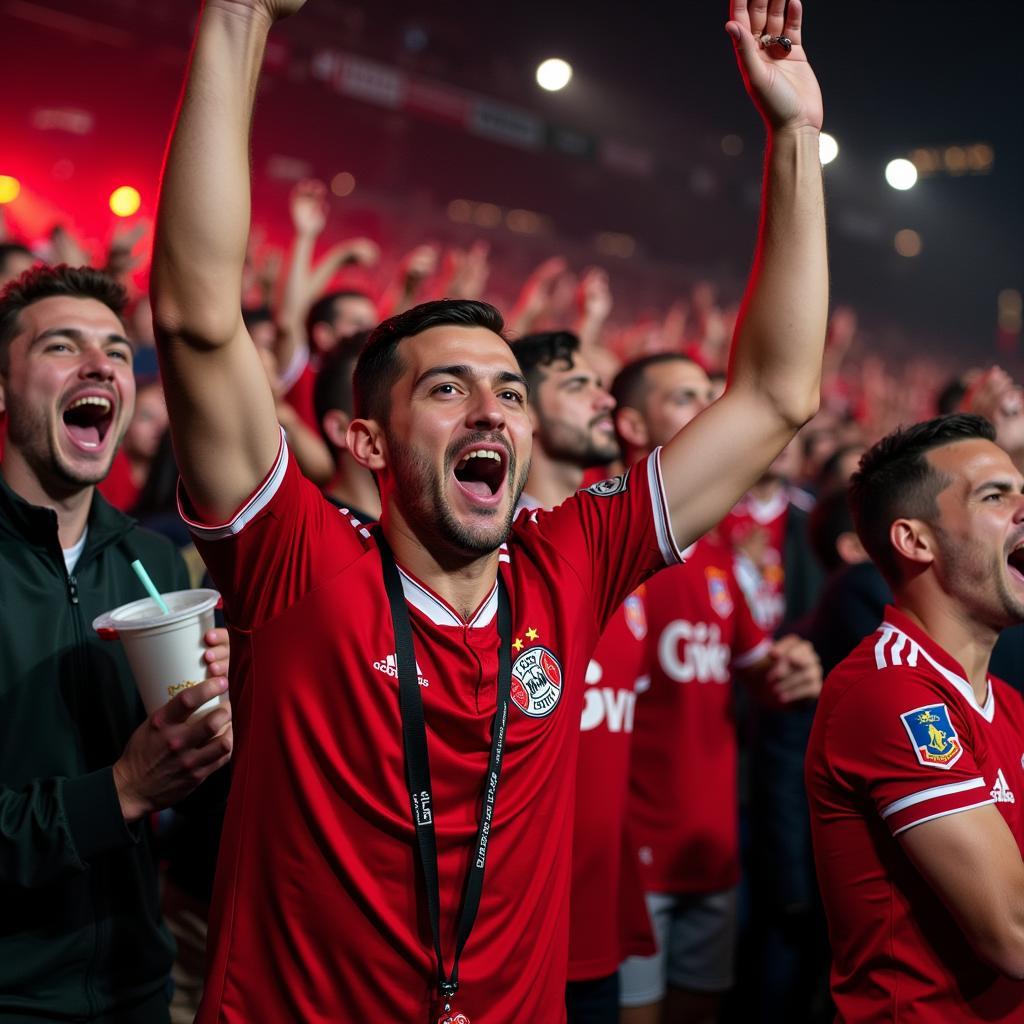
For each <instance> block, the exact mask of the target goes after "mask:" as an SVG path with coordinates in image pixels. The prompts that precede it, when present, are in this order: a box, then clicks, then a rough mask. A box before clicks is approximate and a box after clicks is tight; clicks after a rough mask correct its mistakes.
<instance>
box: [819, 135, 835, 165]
mask: <svg viewBox="0 0 1024 1024" xmlns="http://www.w3.org/2000/svg"><path fill="white" fill-rule="evenodd" d="M818 156H819V158H820V159H821V162H822V164H830V163H832V161H833V160H835V158H836V157H837V156H839V143H838V142H836V140H835V139H834V138H833V137H832V136H831V135H829V133H828V132H822V133H821V135H820V136H819V137H818Z"/></svg>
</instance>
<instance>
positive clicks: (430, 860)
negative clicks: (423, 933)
mask: <svg viewBox="0 0 1024 1024" xmlns="http://www.w3.org/2000/svg"><path fill="white" fill-rule="evenodd" d="M374 536H375V539H376V541H377V546H378V547H379V548H380V559H381V565H382V566H383V569H384V588H385V590H387V594H388V602H389V603H390V605H391V623H392V626H393V627H394V631H395V660H396V661H397V663H398V665H397V667H398V703H399V707H400V709H401V713H402V742H403V745H404V747H405V774H406V783H407V785H408V788H409V802H410V806H411V809H412V820H413V825H414V827H415V829H416V840H417V843H418V848H419V861H420V867H421V868H422V870H423V880H424V882H425V888H426V894H427V910H428V912H429V914H430V927H431V930H432V931H433V933H434V953H435V955H436V957H437V976H438V985H439V988H440V991H441V996H442V997H443V998H444V999H445V1000H450V999H451V998H452V996H454V995H455V992H456V990H457V989H458V987H459V958H460V957H461V956H462V950H463V947H464V946H465V945H466V940H467V939H468V938H469V934H470V932H471V931H472V930H473V922H474V921H475V920H476V914H477V910H478V909H479V907H480V895H481V893H482V892H483V887H484V865H485V864H486V862H487V849H488V840H489V839H490V835H491V826H492V823H493V818H494V803H495V798H496V797H497V793H498V779H499V778H500V777H501V759H502V754H503V753H504V749H505V727H506V725H507V722H508V705H509V699H510V694H511V691H512V612H511V608H510V606H509V600H508V593H507V592H506V590H505V584H504V582H503V580H502V578H501V573H499V574H498V637H499V641H500V643H499V648H498V699H497V707H496V708H495V712H494V724H493V727H492V738H491V756H490V761H489V762H488V765H487V775H486V778H485V780H484V787H483V799H482V807H481V809H480V824H479V827H478V828H477V834H476V846H475V850H474V855H473V858H472V860H471V861H470V864H469V872H468V874H467V876H466V885H465V891H464V893H463V898H462V912H461V914H460V916H459V930H458V935H457V938H456V945H455V956H454V958H453V960H452V969H451V973H450V974H449V973H446V972H445V969H444V957H443V955H442V953H441V896H440V885H439V882H438V873H437V836H436V833H435V832H434V798H433V790H432V789H431V786H430V759H429V757H428V755H427V729H426V722H425V719H424V714H423V698H422V696H421V695H420V687H419V682H418V673H417V671H416V653H415V650H414V649H413V637H412V625H411V623H410V621H409V609H408V607H407V606H406V603H405V593H404V591H403V590H402V579H401V576H400V575H399V573H398V566H397V565H396V564H395V557H394V555H393V554H392V553H391V548H390V546H389V545H388V542H387V541H386V540H385V539H384V536H383V534H382V532H381V531H380V530H379V529H378V530H376V531H375V532H374Z"/></svg>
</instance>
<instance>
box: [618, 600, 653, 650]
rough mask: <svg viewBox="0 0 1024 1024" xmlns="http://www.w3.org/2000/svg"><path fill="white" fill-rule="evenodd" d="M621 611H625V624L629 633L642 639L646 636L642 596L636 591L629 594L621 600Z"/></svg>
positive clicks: (645, 613)
mask: <svg viewBox="0 0 1024 1024" xmlns="http://www.w3.org/2000/svg"><path fill="white" fill-rule="evenodd" d="M622 608H623V611H624V612H625V613H626V625H627V626H629V631H630V633H632V634H633V636H635V637H636V638H637V640H643V638H644V637H645V636H647V612H646V611H645V610H644V602H643V598H641V597H640V595H639V594H638V593H633V594H630V595H629V597H627V598H626V600H625V601H623V602H622Z"/></svg>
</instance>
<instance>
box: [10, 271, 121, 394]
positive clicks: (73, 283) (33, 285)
mask: <svg viewBox="0 0 1024 1024" xmlns="http://www.w3.org/2000/svg"><path fill="white" fill-rule="evenodd" d="M57 295H66V296H69V297H70V298H73V299H95V300H96V301H97V302H102V303H103V305H104V306H106V307H107V308H108V309H109V310H110V311H111V312H112V313H113V314H114V315H115V316H116V317H117V318H118V320H121V319H122V318H123V316H124V309H125V306H126V305H127V304H128V294H127V292H126V291H125V290H124V287H123V286H122V285H121V284H119V283H118V282H117V281H116V280H114V278H112V277H110V275H109V274H104V273H103V272H102V271H100V270H94V269H93V268H92V267H69V266H67V265H66V264H63V263H61V264H59V265H58V266H56V267H44V266H39V267H32V269H31V270H26V271H25V273H24V274H22V275H21V276H20V277H16V278H15V279H14V280H13V281H11V282H9V283H8V285H7V286H6V287H5V288H4V289H3V291H0V373H4V374H6V373H7V372H8V370H9V369H10V349H11V342H12V341H13V340H14V337H15V335H16V334H17V333H18V330H19V329H20V328H19V317H20V315H21V311H22V310H23V309H25V308H26V307H27V306H31V305H32V304H33V303H36V302H41V301H42V300H43V299H49V298H52V297H54V296H57Z"/></svg>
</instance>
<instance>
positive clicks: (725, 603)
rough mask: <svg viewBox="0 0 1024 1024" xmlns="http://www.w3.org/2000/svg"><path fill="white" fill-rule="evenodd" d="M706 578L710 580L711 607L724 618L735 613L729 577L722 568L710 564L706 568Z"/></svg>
mask: <svg viewBox="0 0 1024 1024" xmlns="http://www.w3.org/2000/svg"><path fill="white" fill-rule="evenodd" d="M704 578H705V579H706V580H707V581H708V597H709V598H711V607H712V608H714V610H715V612H716V614H717V615H719V616H720V617H721V618H723V619H727V618H729V616H730V615H732V613H733V607H734V606H733V603H732V594H730V593H729V577H728V575H727V574H726V573H725V572H723V571H722V570H721V569H719V568H717V567H715V566H713V565H709V566H708V567H707V568H706V569H705V570H704Z"/></svg>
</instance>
